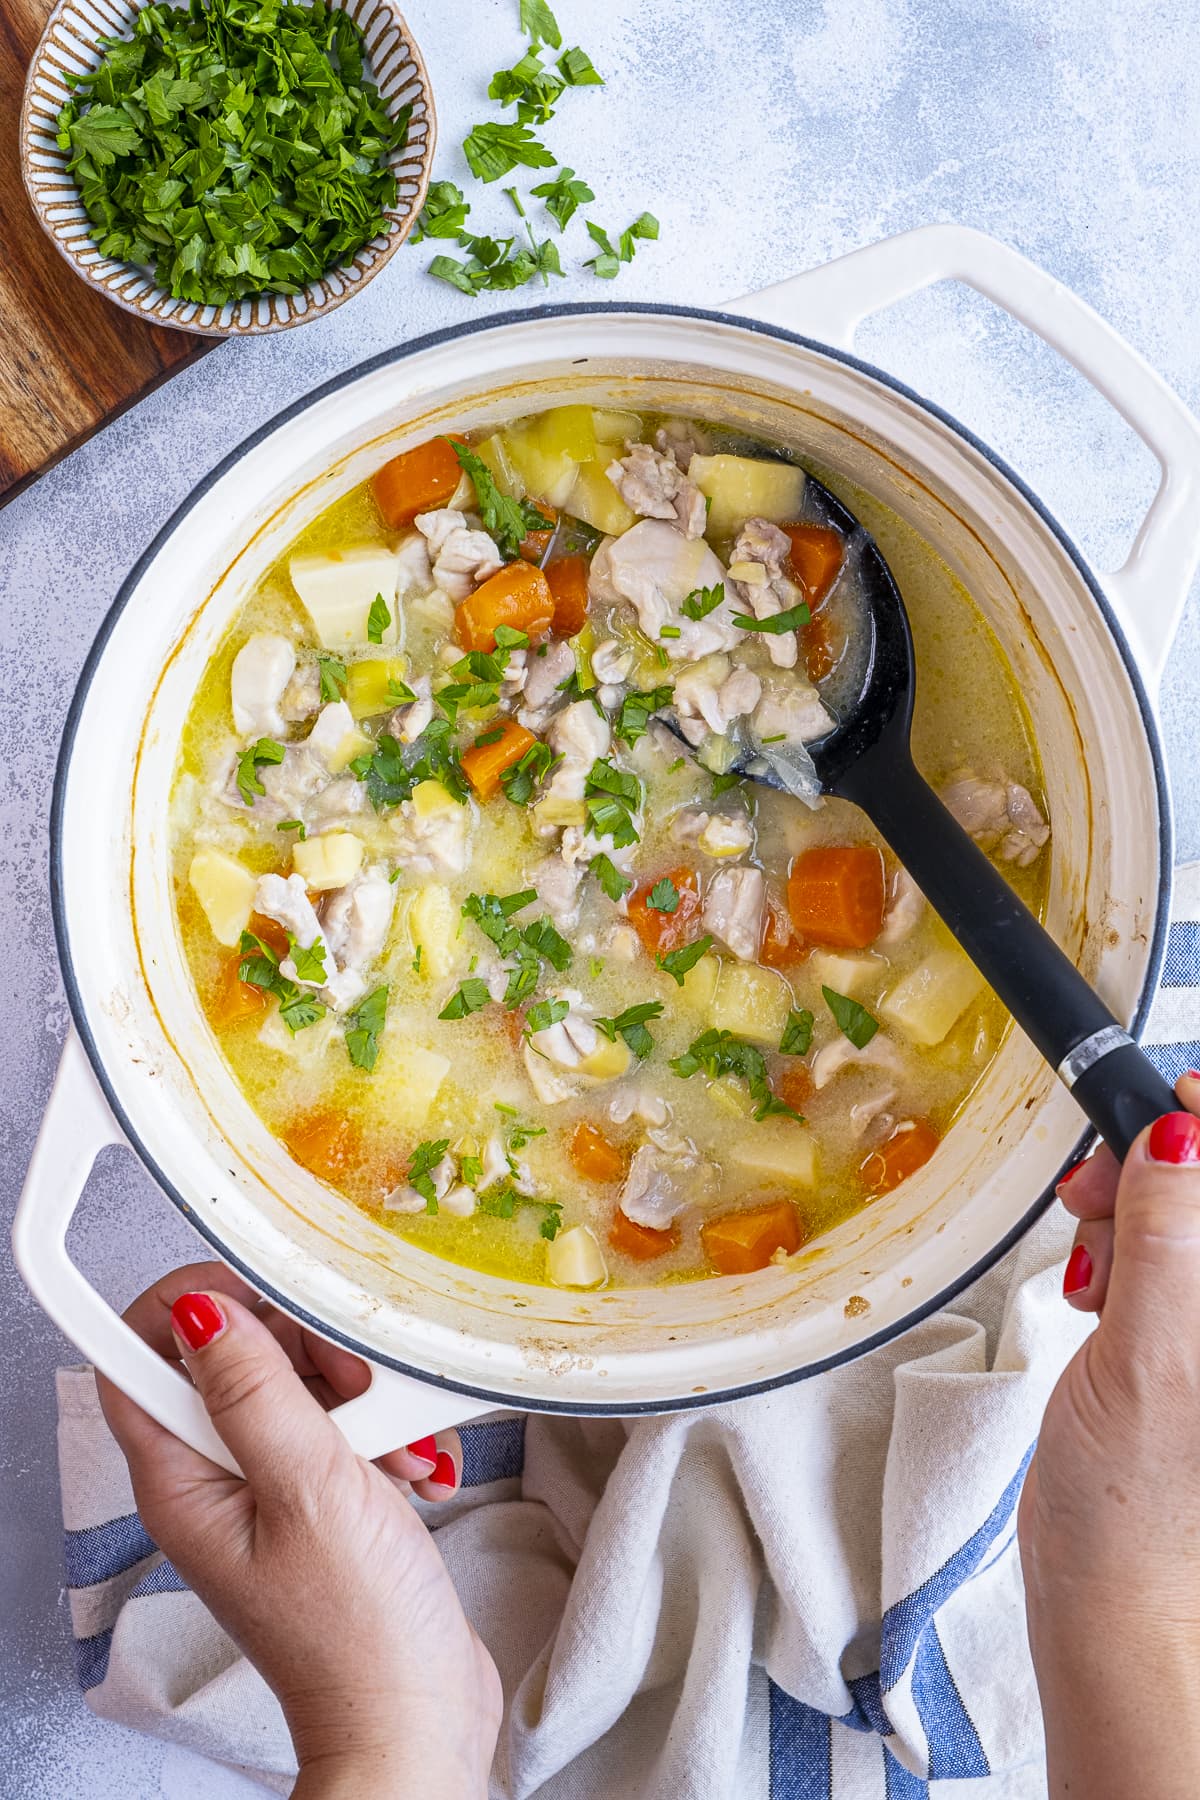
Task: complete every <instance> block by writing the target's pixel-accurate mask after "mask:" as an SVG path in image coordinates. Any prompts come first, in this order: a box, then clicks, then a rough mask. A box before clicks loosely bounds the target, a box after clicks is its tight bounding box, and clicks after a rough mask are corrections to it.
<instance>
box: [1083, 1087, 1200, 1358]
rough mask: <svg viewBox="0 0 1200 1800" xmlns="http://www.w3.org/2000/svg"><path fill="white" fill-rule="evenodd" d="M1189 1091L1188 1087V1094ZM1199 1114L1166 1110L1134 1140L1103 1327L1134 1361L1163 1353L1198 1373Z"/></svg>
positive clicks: (1121, 1193) (1121, 1191) (1122, 1186)
mask: <svg viewBox="0 0 1200 1800" xmlns="http://www.w3.org/2000/svg"><path fill="white" fill-rule="evenodd" d="M1189 1098H1190V1095H1189ZM1197 1320H1200V1119H1198V1118H1196V1117H1194V1116H1193V1114H1192V1113H1190V1112H1174V1113H1165V1114H1164V1115H1163V1117H1162V1118H1161V1119H1156V1120H1155V1122H1154V1124H1153V1125H1152V1126H1151V1127H1150V1129H1149V1130H1148V1131H1145V1132H1143V1133H1142V1135H1141V1136H1140V1137H1139V1138H1138V1139H1137V1140H1136V1141H1135V1143H1134V1145H1133V1147H1132V1149H1131V1150H1130V1152H1129V1155H1128V1156H1127V1157H1126V1159H1125V1166H1124V1168H1123V1169H1122V1171H1121V1179H1120V1182H1119V1185H1118V1187H1117V1200H1116V1215H1115V1235H1114V1243H1113V1266H1112V1274H1111V1275H1110V1277H1109V1282H1108V1295H1107V1298H1106V1300H1105V1306H1104V1313H1103V1318H1102V1323H1101V1327H1100V1329H1101V1332H1102V1333H1103V1334H1105V1335H1106V1336H1107V1338H1108V1340H1109V1341H1110V1343H1111V1344H1112V1345H1113V1347H1114V1348H1116V1349H1117V1350H1118V1351H1119V1353H1120V1355H1121V1356H1122V1358H1123V1359H1124V1360H1126V1362H1127V1363H1128V1365H1129V1366H1130V1367H1144V1368H1145V1369H1146V1371H1147V1373H1148V1374H1150V1375H1151V1376H1153V1375H1154V1372H1155V1367H1156V1362H1157V1361H1158V1358H1159V1357H1168V1358H1169V1359H1170V1361H1171V1362H1172V1363H1173V1364H1174V1365H1175V1366H1178V1365H1179V1363H1180V1358H1181V1353H1182V1359H1183V1367H1185V1368H1188V1369H1192V1368H1194V1369H1195V1370H1196V1371H1197V1373H1198V1374H1200V1331H1196V1330H1195V1329H1194V1324H1193V1322H1194V1321H1197Z"/></svg>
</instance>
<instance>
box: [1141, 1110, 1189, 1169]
mask: <svg viewBox="0 0 1200 1800" xmlns="http://www.w3.org/2000/svg"><path fill="white" fill-rule="evenodd" d="M1148 1148H1149V1151H1150V1155H1151V1156H1152V1157H1153V1158H1154V1161H1155V1162H1160V1163H1194V1162H1200V1119H1196V1118H1193V1117H1192V1115H1191V1113H1184V1112H1176V1113H1164V1114H1163V1116H1162V1118H1161V1119H1155V1121H1154V1123H1153V1125H1152V1126H1151V1127H1150V1142H1149V1146H1148Z"/></svg>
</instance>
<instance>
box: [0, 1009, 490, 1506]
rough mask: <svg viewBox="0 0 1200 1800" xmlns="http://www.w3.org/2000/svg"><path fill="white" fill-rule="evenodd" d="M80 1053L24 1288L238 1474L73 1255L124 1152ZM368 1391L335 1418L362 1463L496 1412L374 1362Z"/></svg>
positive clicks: (25, 1246) (24, 1205) (44, 1180)
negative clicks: (97, 1168) (92, 1197)
mask: <svg viewBox="0 0 1200 1800" xmlns="http://www.w3.org/2000/svg"><path fill="white" fill-rule="evenodd" d="M124 1142H125V1139H124V1138H123V1136H122V1134H121V1131H120V1129H119V1128H118V1126H117V1124H116V1121H115V1120H114V1118H113V1116H112V1113H111V1112H110V1111H109V1109H108V1106H107V1104H106V1102H105V1100H104V1096H103V1095H102V1093H101V1092H100V1087H99V1084H98V1083H97V1081H96V1078H95V1076H94V1075H93V1073H92V1070H91V1067H90V1065H89V1063H88V1060H87V1057H86V1056H85V1055H84V1051H83V1047H82V1045H81V1044H80V1042H79V1039H78V1037H77V1036H76V1034H75V1032H74V1031H71V1032H69V1033H68V1036H67V1041H66V1043H65V1045H64V1046H63V1054H62V1060H61V1061H60V1063H59V1065H58V1074H57V1075H56V1076H55V1079H54V1087H53V1090H52V1092H51V1095H50V1103H49V1105H48V1106H47V1108H46V1116H45V1118H44V1119H43V1120H42V1128H41V1131H40V1132H39V1133H38V1140H37V1144H36V1145H35V1146H34V1152H33V1159H32V1161H31V1162H30V1165H29V1172H28V1174H27V1175H26V1177H25V1186H24V1188H23V1190H22V1192H21V1198H20V1201H19V1202H18V1205H17V1214H16V1219H15V1221H14V1223H13V1256H14V1260H15V1262H16V1265H17V1268H18V1269H19V1270H20V1272H21V1275H22V1276H23V1278H24V1280H25V1284H26V1286H27V1287H28V1288H29V1291H30V1292H31V1293H32V1295H33V1296H34V1298H35V1300H37V1302H38V1303H39V1305H40V1306H41V1307H42V1308H43V1309H44V1310H45V1311H46V1312H47V1313H48V1314H49V1315H50V1317H51V1319H53V1321H54V1323H55V1324H56V1325H57V1326H58V1328H59V1330H60V1331H62V1332H63V1333H64V1334H65V1336H67V1337H68V1338H70V1340H71V1342H72V1343H73V1344H75V1345H76V1346H77V1347H78V1348H79V1349H80V1350H81V1351H82V1352H83V1354H84V1356H86V1357H87V1359H88V1361H89V1362H91V1363H93V1364H94V1365H95V1367H96V1368H97V1369H99V1370H101V1372H102V1373H103V1374H105V1375H107V1376H108V1378H109V1380H110V1381H112V1382H115V1383H116V1385H117V1386H118V1387H119V1388H121V1389H122V1391H123V1392H124V1393H126V1394H128V1395H129V1397H130V1399H131V1400H135V1401H136V1402H137V1404H138V1405H139V1406H140V1407H141V1408H142V1410H143V1412H147V1413H149V1414H150V1416H151V1418H152V1419H157V1420H158V1423H159V1424H160V1425H164V1426H165V1427H166V1428H167V1430H168V1431H172V1432H174V1434H175V1436H176V1437H178V1438H182V1439H183V1441H184V1443H185V1444H190V1445H191V1447H192V1449H193V1450H198V1451H199V1452H200V1454H201V1455H202V1456H207V1457H208V1459H209V1461H210V1462H215V1463H217V1464H219V1466H220V1467H221V1468H223V1469H228V1470H229V1472H230V1474H233V1475H240V1474H241V1470H240V1469H239V1468H238V1465H237V1463H236V1462H235V1461H234V1459H233V1457H232V1456H231V1455H230V1453H229V1451H228V1450H227V1449H226V1447H225V1445H224V1444H223V1443H222V1442H221V1439H220V1438H219V1437H218V1436H217V1433H216V1431H215V1430H214V1429H213V1426H212V1423H211V1421H210V1419H209V1417H208V1414H207V1412H206V1411H205V1410H204V1403H203V1401H202V1400H201V1398H200V1395H199V1394H198V1393H197V1391H196V1389H195V1388H194V1387H193V1386H192V1383H191V1382H190V1380H189V1379H188V1377H187V1375H186V1374H185V1373H184V1372H183V1370H182V1369H181V1368H176V1367H173V1366H172V1365H171V1364H170V1363H168V1362H165V1361H164V1360H163V1358H162V1357H161V1356H159V1355H158V1353H157V1351H155V1350H152V1349H151V1348H150V1346H149V1344H147V1343H145V1342H144V1341H143V1339H141V1338H140V1337H139V1336H138V1335H137V1333H136V1332H135V1331H134V1330H132V1329H131V1327H130V1326H128V1325H127V1324H126V1323H125V1321H124V1319H122V1318H121V1316H120V1314H119V1313H117V1312H115V1311H114V1310H113V1308H112V1307H111V1306H109V1304H108V1302H107V1301H106V1300H103V1299H102V1298H101V1296H100V1295H99V1294H98V1293H97V1292H96V1290H95V1288H94V1287H93V1286H92V1284H91V1282H90V1281H89V1280H88V1279H87V1277H86V1276H85V1275H84V1274H83V1273H82V1272H81V1271H80V1270H79V1269H78V1268H77V1267H76V1265H75V1264H74V1263H73V1262H72V1261H71V1258H70V1257H69V1255H68V1254H67V1241H66V1240H67V1230H68V1227H69V1226H70V1223H71V1220H72V1218H73V1217H74V1214H75V1209H76V1207H77V1206H78V1204H79V1201H80V1197H81V1196H82V1193H83V1189H84V1186H85V1184H86V1182H87V1178H88V1176H89V1174H90V1173H91V1169H92V1165H93V1163H94V1162H95V1160H96V1157H97V1156H98V1155H99V1153H100V1151H101V1150H104V1149H106V1148H107V1147H108V1146H109V1145H111V1144H124ZM368 1367H369V1368H370V1370H371V1385H370V1387H369V1388H367V1390H366V1392H365V1393H363V1394H360V1395H359V1396H358V1397H357V1398H356V1399H354V1400H347V1401H344V1402H343V1404H342V1405H341V1406H336V1407H334V1408H333V1409H332V1411H331V1413H330V1417H331V1418H332V1419H333V1420H334V1421H335V1423H336V1424H337V1425H338V1426H340V1428H341V1430H342V1431H343V1432H344V1433H345V1435H346V1438H347V1439H348V1441H349V1443H350V1445H351V1447H352V1448H353V1449H354V1450H355V1451H356V1452H357V1453H358V1455H359V1456H364V1457H367V1458H371V1457H376V1456H382V1455H384V1453H385V1452H386V1451H388V1450H394V1449H396V1447H397V1446H398V1445H400V1444H408V1443H412V1441H413V1440H414V1439H415V1438H419V1437H424V1436H425V1435H426V1434H427V1433H429V1432H432V1431H436V1430H440V1429H442V1428H444V1427H445V1426H448V1425H456V1424H458V1423H459V1421H460V1420H463V1419H470V1418H477V1417H478V1416H479V1415H480V1414H481V1413H484V1412H488V1411H491V1410H492V1409H491V1408H490V1407H488V1406H487V1405H486V1404H485V1403H482V1402H481V1401H480V1400H478V1399H477V1398H472V1397H471V1396H469V1395H464V1394H457V1393H450V1392H447V1391H446V1390H445V1389H443V1388H438V1387H433V1386H431V1385H430V1384H428V1383H426V1382H423V1381H417V1380H415V1379H414V1378H413V1377H412V1376H410V1375H402V1374H400V1373H399V1371H398V1370H395V1369H387V1368H383V1367H381V1366H380V1365H379V1364H378V1363H369V1364H368Z"/></svg>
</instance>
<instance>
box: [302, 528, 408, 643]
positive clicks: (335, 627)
mask: <svg viewBox="0 0 1200 1800" xmlns="http://www.w3.org/2000/svg"><path fill="white" fill-rule="evenodd" d="M288 571H289V573H290V575H291V577H292V585H293V587H294V588H295V590H296V592H297V593H298V594H299V596H300V598H301V600H302V601H303V603H304V606H305V609H306V611H307V612H308V616H309V618H310V619H311V620H312V622H313V625H314V626H315V627H316V632H317V637H318V638H319V639H320V642H321V644H322V646H323V647H324V648H325V649H326V650H344V649H345V648H346V647H347V645H349V644H366V643H370V642H371V641H372V640H371V638H370V637H369V636H368V632H367V621H368V619H369V617H370V612H371V608H372V606H373V605H374V604H375V599H376V596H378V595H382V596H383V602H384V605H385V606H386V607H387V610H388V613H389V614H390V623H389V624H387V625H385V626H383V627H382V629H381V630H380V632H379V634H378V637H377V638H376V640H375V641H376V642H378V643H382V644H394V643H395V642H396V631H397V614H398V612H399V607H398V605H397V602H396V584H397V574H396V552H395V551H394V550H387V549H385V548H384V547H383V546H382V545H380V546H378V547H377V548H374V549H369V550H329V551H325V552H323V553H322V554H321V555H320V556H293V558H292V560H291V562H290V563H289V564H288Z"/></svg>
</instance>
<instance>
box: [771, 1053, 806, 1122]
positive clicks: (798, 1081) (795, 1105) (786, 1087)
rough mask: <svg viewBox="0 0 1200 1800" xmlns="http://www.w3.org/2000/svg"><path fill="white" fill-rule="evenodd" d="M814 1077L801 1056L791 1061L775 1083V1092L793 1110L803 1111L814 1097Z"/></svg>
mask: <svg viewBox="0 0 1200 1800" xmlns="http://www.w3.org/2000/svg"><path fill="white" fill-rule="evenodd" d="M812 1091H813V1079H812V1075H811V1073H810V1071H809V1067H808V1064H807V1063H805V1062H801V1061H800V1059H799V1057H797V1058H796V1059H795V1060H794V1061H792V1062H790V1063H789V1064H788V1066H787V1068H786V1069H785V1070H784V1071H783V1074H782V1075H780V1076H779V1077H778V1079H777V1080H776V1083H775V1092H776V1093H777V1094H778V1095H779V1098H780V1099H781V1100H782V1101H783V1103H784V1105H785V1106H790V1107H791V1109H792V1111H793V1112H798V1113H803V1111H804V1108H805V1107H806V1106H807V1105H808V1103H809V1101H810V1100H811V1099H812Z"/></svg>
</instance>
